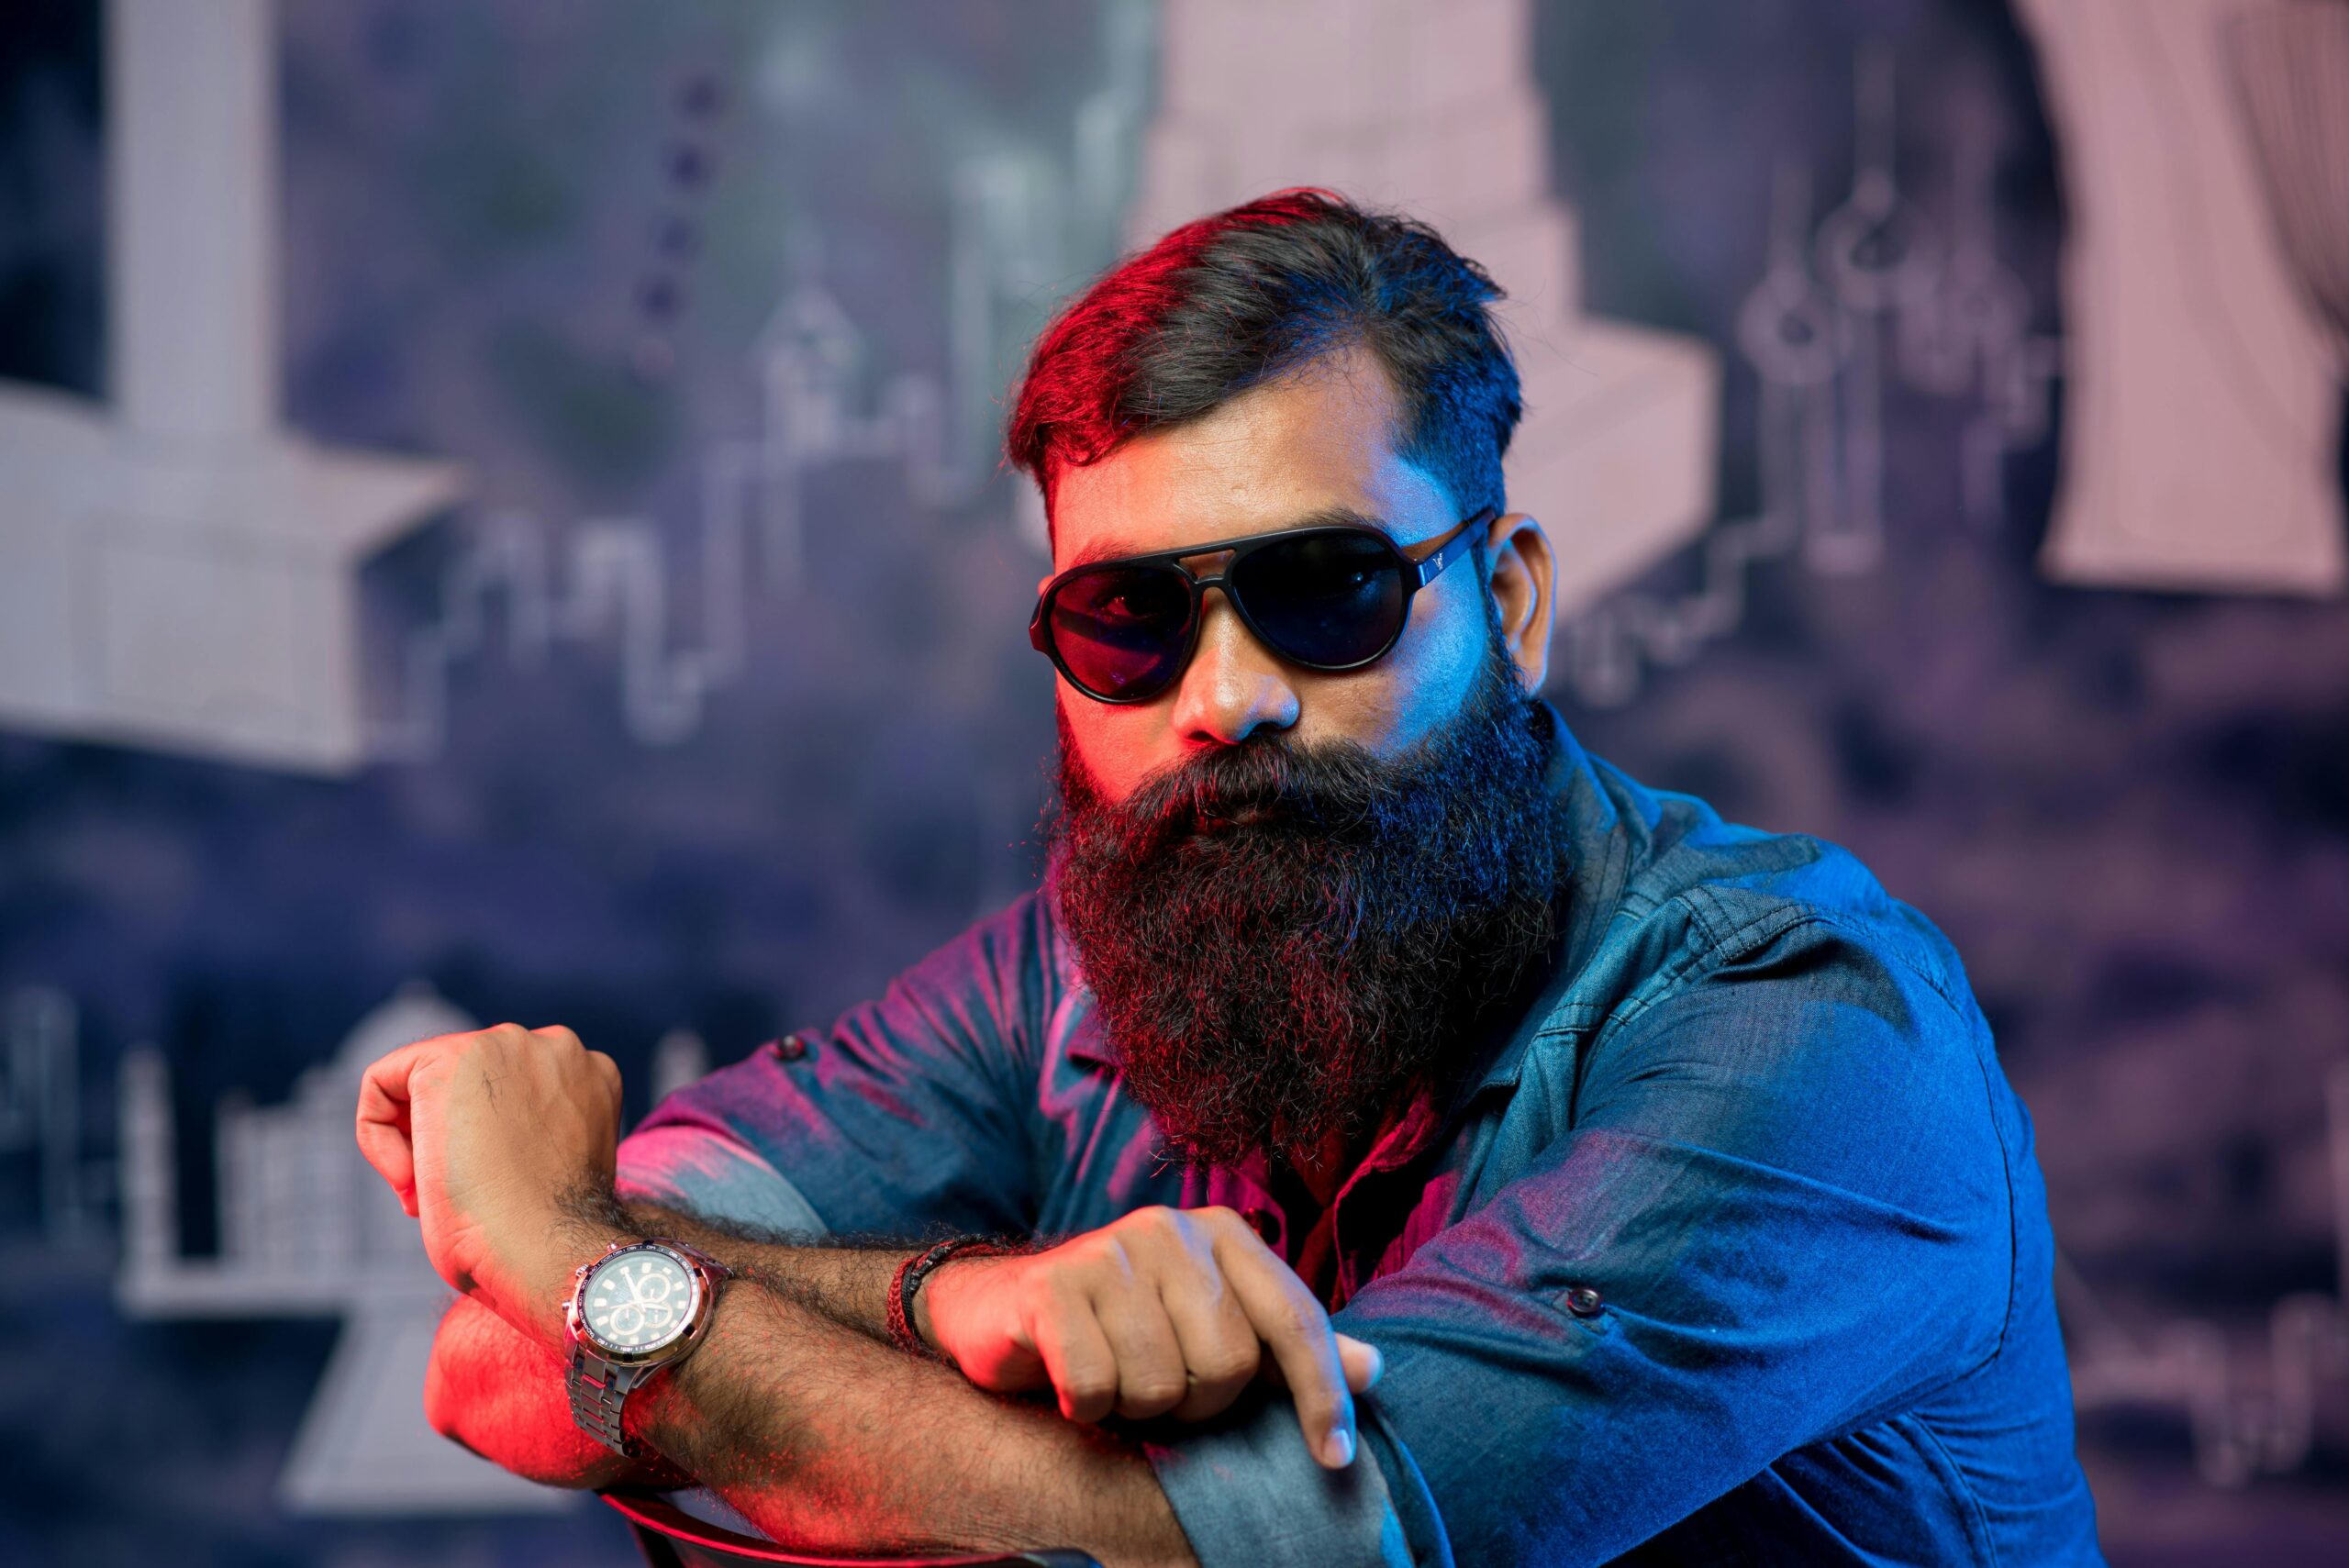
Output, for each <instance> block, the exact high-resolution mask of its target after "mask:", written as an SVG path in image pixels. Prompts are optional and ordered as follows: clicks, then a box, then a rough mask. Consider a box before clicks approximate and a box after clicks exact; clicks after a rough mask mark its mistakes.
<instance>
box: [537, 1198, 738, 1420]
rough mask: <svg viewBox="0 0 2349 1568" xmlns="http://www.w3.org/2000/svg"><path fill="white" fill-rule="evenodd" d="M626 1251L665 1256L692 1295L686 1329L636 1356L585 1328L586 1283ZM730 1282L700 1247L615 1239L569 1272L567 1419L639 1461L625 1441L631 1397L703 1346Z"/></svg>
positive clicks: (660, 1240)
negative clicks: (679, 1271) (722, 1291)
mask: <svg viewBox="0 0 2349 1568" xmlns="http://www.w3.org/2000/svg"><path fill="white" fill-rule="evenodd" d="M629 1251H656V1252H662V1253H665V1254H667V1255H668V1257H669V1258H670V1259H671V1260H672V1261H673V1262H675V1263H676V1264H677V1265H678V1266H679V1267H681V1268H683V1269H684V1270H685V1273H686V1274H687V1276H688V1278H690V1279H691V1280H692V1282H693V1284H694V1286H695V1291H696V1296H695V1300H694V1304H693V1307H692V1310H691V1312H690V1314H689V1316H688V1319H687V1322H686V1325H685V1329H683V1330H681V1331H680V1332H679V1333H677V1334H676V1335H675V1336H674V1337H673V1338H671V1339H668V1340H663V1341H662V1342H661V1343H660V1344H658V1345H656V1346H654V1347H652V1348H651V1349H649V1350H647V1351H643V1352H641V1353H639V1354H635V1355H630V1354H629V1353H628V1352H627V1351H623V1350H621V1349H619V1348H618V1347H617V1346H612V1347H606V1346H604V1345H602V1344H601V1343H600V1342H599V1340H597V1338H596V1335H595V1332H594V1330H593V1329H591V1328H590V1326H589V1324H588V1320H587V1312H586V1309H585V1296H586V1292H587V1286H588V1282H589V1280H590V1279H591V1278H593V1277H594V1275H595V1273H596V1271H597V1270H598V1269H599V1268H601V1267H602V1266H603V1265H604V1264H605V1263H607V1262H610V1261H611V1259H612V1258H614V1257H615V1256H617V1255H618V1254H619V1253H622V1252H629ZM733 1277H734V1271H733V1270H731V1269H729V1268H728V1267H727V1266H726V1265H725V1264H724V1263H721V1262H718V1260H717V1259H715V1258H713V1257H711V1256H710V1255H709V1254H708V1253H707V1252H704V1251H701V1250H700V1249H699V1248H696V1247H694V1246H691V1245H689V1244H687V1243H686V1242H684V1241H676V1240H668V1239H665V1238H654V1239H649V1240H638V1241H619V1240H615V1241H613V1242H612V1243H611V1244H610V1245H609V1246H607V1248H605V1249H604V1251H603V1254H602V1255H601V1256H599V1257H596V1258H594V1259H591V1260H589V1261H588V1262H584V1263H582V1264H580V1265H579V1267H578V1268H576V1269H574V1270H573V1271H572V1288H571V1293H570V1295H569V1296H567V1297H566V1298H565V1299H564V1301H563V1319H564V1322H565V1324H566V1325H567V1327H568V1328H569V1329H570V1332H571V1353H570V1355H569V1356H568V1357H567V1358H566V1362H565V1365H564V1369H563V1385H564V1388H565V1390H566V1391H567V1392H568V1394H569V1396H570V1399H571V1418H572V1419H573V1421H574V1422H576V1423H577V1424H578V1426H579V1429H581V1430H582V1431H584V1432H585V1433H587V1434H588V1436H590V1437H592V1438H594V1439H595V1440H596V1441H598V1442H600V1443H602V1444H603V1445H604V1446H605V1447H606V1448H608V1449H610V1450H611V1451H613V1452H614V1453H617V1454H619V1455H621V1456H622V1457H624V1458H628V1459H641V1458H643V1457H644V1454H645V1450H644V1447H643V1445H642V1444H640V1443H639V1442H638V1441H637V1440H635V1439H634V1438H631V1437H630V1436H629V1434H628V1431H627V1429H626V1426H625V1424H624V1421H625V1416H626V1412H627V1408H628V1399H629V1395H630V1394H631V1393H633V1392H635V1391H636V1390H637V1389H638V1388H640V1387H642V1386H643V1385H645V1384H646V1383H647V1382H649V1381H650V1380H651V1377H652V1375H653V1374H654V1373H657V1372H659V1371H660V1370H661V1369H662V1368H663V1367H667V1366H674V1365H675V1364H676V1363H677V1362H681V1361H683V1360H685V1357H686V1356H688V1355H690V1354H691V1353H692V1352H693V1351H694V1349H695V1348H696V1346H697V1345H699V1344H700V1343H701V1341H702V1340H703V1339H704V1338H705V1337H706V1335H707V1329H708V1324H709V1318H710V1314H711V1313H712V1312H713V1311H715V1310H716V1307H717V1303H718V1286H719V1285H720V1284H723V1283H724V1282H725V1281H727V1280H729V1279H731V1278H733ZM607 1351H608V1353H607Z"/></svg>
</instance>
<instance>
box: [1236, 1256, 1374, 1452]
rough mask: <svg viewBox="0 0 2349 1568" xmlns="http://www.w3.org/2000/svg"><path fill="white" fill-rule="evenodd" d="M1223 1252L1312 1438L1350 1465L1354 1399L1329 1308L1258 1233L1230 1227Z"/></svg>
mask: <svg viewBox="0 0 2349 1568" xmlns="http://www.w3.org/2000/svg"><path fill="white" fill-rule="evenodd" d="M1216 1257H1217V1260H1218V1261H1219V1262H1220V1263H1221V1264H1222V1265H1223V1277H1224V1280H1225V1281H1226V1283H1227V1284H1230V1287H1231V1292H1232V1294H1233V1295H1234V1296H1237V1297H1238V1298H1239V1300H1240V1305H1241V1307H1242V1308H1243V1309H1244V1310H1245V1311H1246V1312H1247V1314H1248V1318H1249V1321H1250V1322H1252V1323H1253V1324H1254V1325H1255V1326H1256V1334H1257V1337H1258V1338H1259V1339H1261V1340H1264V1348H1265V1349H1267V1350H1269V1351H1272V1352H1273V1360H1274V1362H1275V1364H1277V1365H1278V1366H1279V1368H1280V1372H1281V1379H1282V1381H1283V1382H1284V1383H1286V1385H1288V1391H1289V1396H1290V1397H1291V1398H1293V1399H1295V1400H1296V1402H1297V1425H1298V1426H1299V1427H1301V1428H1302V1429H1304V1432H1305V1446H1306V1447H1307V1448H1308V1449H1309V1450H1311V1451H1312V1452H1313V1456H1314V1457H1315V1458H1316V1459H1318V1460H1319V1461H1320V1462H1322V1463H1323V1464H1324V1465H1326V1466H1328V1467H1329V1468H1330V1469H1331V1470H1342V1469H1344V1468H1345V1467H1346V1466H1347V1465H1349V1464H1351V1463H1353V1457H1354V1401H1353V1394H1352V1393H1351V1392H1349V1391H1348V1389H1347V1386H1346V1378H1345V1372H1344V1370H1343V1369H1342V1368H1341V1366H1340V1365H1339V1363H1338V1346H1337V1337H1336V1335H1335V1333H1334V1332H1333V1331H1332V1330H1331V1329H1330V1315H1329V1314H1328V1313H1326V1312H1324V1311H1323V1310H1322V1309H1321V1304H1320V1303H1319V1302H1318V1301H1316V1300H1314V1299H1313V1293H1312V1292H1311V1291H1309V1290H1308V1289H1307V1288H1306V1287H1305V1282H1304V1281H1302V1280H1300V1279H1298V1278H1297V1275H1296V1274H1294V1273H1291V1272H1290V1271H1289V1267H1288V1265H1287V1264H1286V1263H1284V1262H1281V1261H1280V1260H1279V1259H1278V1258H1276V1257H1275V1256H1273V1254H1272V1253H1271V1251H1268V1250H1267V1249H1266V1248H1265V1246H1264V1242H1262V1241H1260V1240H1257V1239H1256V1238H1255V1237H1254V1236H1252V1235H1247V1234H1243V1233H1241V1232H1239V1231H1236V1230H1226V1231H1225V1232H1224V1233H1223V1235H1222V1236H1221V1237H1219V1239H1218V1240H1217V1243H1216Z"/></svg>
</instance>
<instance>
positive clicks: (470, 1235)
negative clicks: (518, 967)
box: [359, 1024, 620, 1342]
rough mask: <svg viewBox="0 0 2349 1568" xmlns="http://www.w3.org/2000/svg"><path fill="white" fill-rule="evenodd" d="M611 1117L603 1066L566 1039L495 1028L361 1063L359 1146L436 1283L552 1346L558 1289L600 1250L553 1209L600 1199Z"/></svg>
mask: <svg viewBox="0 0 2349 1568" xmlns="http://www.w3.org/2000/svg"><path fill="white" fill-rule="evenodd" d="M619 1116H620V1072H619V1068H618V1065H617V1064H616V1063H615V1062H613V1061H612V1059H611V1058H610V1057H608V1056H607V1055H605V1054H604V1053H603V1052H602V1051H589V1050H587V1049H586V1048H585V1047H584V1046H583V1045H581V1044H580V1043H579V1037H578V1036H577V1035H575V1034H573V1033H572V1032H571V1031H570V1030H569V1029H523V1028H521V1027H519V1026H518V1025H515V1024H500V1025H498V1026H497V1027H496V1028H495V1029H481V1030H477V1031H475V1032H473V1033H471V1034H450V1035H441V1036H440V1037H439V1038H438V1039H434V1040H418V1041H417V1043H416V1044H414V1045H405V1046H402V1047H401V1048H400V1049H399V1050H397V1051H392V1052H390V1053H388V1054H387V1055H385V1056H384V1057H382V1058H381V1059H380V1060H378V1061H377V1062H374V1063H373V1065H372V1066H370V1067H369V1068H368V1069H367V1074H366V1077H365V1078H364V1079H363V1080H362V1082H361V1084H360V1085H359V1148H360V1151H361V1152H362V1153H364V1154H365V1155H366V1156H367V1162H368V1163H369V1164H371V1165H373V1166H374V1167H375V1169H376V1170H377V1171H378V1172H379V1173H381V1174H382V1175H383V1178H384V1181H386V1182H388V1183H389V1184H391V1187H392V1190H393V1191H394V1192H395V1193H397V1194H399V1197H400V1205H401V1207H404V1208H406V1210H407V1212H408V1213H410V1214H412V1215H414V1216H416V1218H417V1219H418V1220H420V1221H421V1222H422V1229H423V1231H424V1250H425V1252H426V1254H427V1255H428V1256H429V1257H430V1258H431V1260H432V1267H433V1268H434V1270H435V1271H436V1272H438V1273H439V1274H440V1277H441V1278H442V1279H444V1280H446V1281H448V1282H449V1284H451V1285H453V1286H455V1287H456V1289H457V1290H458V1291H459V1292H460V1293H461V1294H462V1295H466V1296H478V1297H479V1298H481V1299H482V1301H483V1302H484V1305H486V1306H488V1307H490V1308H491V1309H492V1310H494V1311H495V1312H496V1313H497V1314H498V1316H499V1317H501V1318H505V1319H506V1320H507V1322H509V1323H511V1324H513V1325H514V1327H516V1328H517V1329H521V1330H522V1331H523V1332H524V1333H525V1334H528V1335H529V1336H530V1337H532V1338H533V1339H537V1340H542V1341H548V1342H556V1341H559V1340H560V1339H561V1337H562V1310H561V1304H560V1301H559V1299H558V1298H559V1296H560V1295H561V1293H562V1286H563V1284H565V1283H566V1282H567V1278H568V1276H569V1274H570V1272H571V1269H572V1267H573V1265H574V1264H575V1263H576V1262H580V1261H581V1259H582V1258H584V1256H586V1255H588V1253H589V1251H591V1250H592V1247H593V1246H595V1245H600V1242H591V1241H589V1240H587V1239H586V1238H585V1237H584V1235H583V1232H584V1231H585V1230H587V1229H590V1228H589V1227H588V1226H586V1224H585V1222H584V1221H583V1220H581V1219H580V1218H577V1217H575V1216H574V1215H573V1213H572V1212H571V1211H570V1210H568V1209H566V1208H565V1207H564V1200H565V1198H566V1197H567V1196H569V1195H573V1194H575V1193H578V1192H582V1191H584V1192H596V1191H601V1192H605V1193H608V1192H609V1191H610V1190H611V1186H612V1180H613V1171H614V1153H615V1151H616V1150H617V1149H618V1142H619ZM573 1254H577V1255H576V1256H574V1255H573Z"/></svg>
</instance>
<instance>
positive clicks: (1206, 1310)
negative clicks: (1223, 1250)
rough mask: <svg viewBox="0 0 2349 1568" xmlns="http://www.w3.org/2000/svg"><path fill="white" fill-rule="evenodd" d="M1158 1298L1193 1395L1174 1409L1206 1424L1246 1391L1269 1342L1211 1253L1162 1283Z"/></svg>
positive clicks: (1179, 1415) (1185, 1417)
mask: <svg viewBox="0 0 2349 1568" xmlns="http://www.w3.org/2000/svg"><path fill="white" fill-rule="evenodd" d="M1158 1294H1159V1299H1160V1300H1161V1301H1162V1302H1163V1303H1164V1304H1165V1307H1166V1318H1167V1321H1168V1322H1169V1323H1171V1324H1173V1325H1174V1329H1175V1340H1176V1342H1177V1343H1179V1344H1180V1345H1181V1347H1182V1352H1183V1365H1184V1368H1185V1370H1186V1373H1188V1375H1189V1378H1190V1392H1189V1393H1187V1394H1186V1395H1185V1396H1183V1402H1182V1403H1181V1404H1179V1405H1177V1406H1175V1419H1176V1420H1178V1421H1203V1420H1205V1419H1206V1418H1208V1417H1209V1416H1212V1415H1215V1414H1217V1413H1218V1412H1219V1411H1221V1410H1223V1409H1224V1408H1226V1407H1229V1406H1230V1403H1231V1402H1232V1401H1233V1400H1235V1399H1237V1398H1239V1397H1240V1396H1241V1392H1242V1391H1243V1390H1244V1389H1246V1388H1247V1386H1248V1385H1249V1382H1250V1381H1251V1380H1252V1379H1253V1378H1254V1377H1255V1375H1256V1369H1257V1367H1258V1366H1259V1365H1260V1364H1261V1363H1262V1362H1263V1361H1264V1343H1263V1341H1262V1340H1258V1339H1257V1338H1256V1326H1255V1325H1254V1324H1253V1323H1252V1322H1250V1321H1249V1319H1248V1314H1247V1313H1246V1312H1244V1311H1242V1310H1241V1307H1240V1303H1239V1302H1238V1301H1237V1300H1235V1299H1234V1298H1233V1296H1232V1294H1231V1291H1230V1287H1228V1286H1227V1285H1226V1284H1224V1279H1223V1270H1222V1268H1221V1267H1220V1266H1219V1264H1218V1263H1217V1262H1215V1258H1214V1255H1213V1253H1212V1252H1209V1253H1208V1257H1207V1259H1206V1261H1205V1262H1202V1263H1201V1264H1199V1265H1198V1266H1197V1267H1196V1268H1193V1269H1189V1270H1186V1271H1184V1272H1182V1273H1178V1274H1176V1275H1175V1277H1173V1278H1171V1279H1165V1280H1162V1281H1161V1282H1160V1284H1159V1291H1158Z"/></svg>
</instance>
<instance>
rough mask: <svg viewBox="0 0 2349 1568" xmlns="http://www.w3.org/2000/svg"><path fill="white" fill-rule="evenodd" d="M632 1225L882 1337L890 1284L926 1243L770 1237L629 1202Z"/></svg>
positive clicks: (629, 1224) (639, 1231)
mask: <svg viewBox="0 0 2349 1568" xmlns="http://www.w3.org/2000/svg"><path fill="white" fill-rule="evenodd" d="M620 1212H621V1214H622V1215H624V1216H625V1217H626V1219H627V1229H631V1230H634V1231H635V1232H636V1233H637V1234H639V1235H642V1236H666V1237H671V1238H674V1240H679V1241H684V1242H687V1243H689V1244H691V1245H693V1246H696V1247H698V1248H700V1249H701V1250H702V1251H705V1252H707V1253H708V1254H709V1255H710V1256H712V1257H714V1258H716V1259H718V1261H719V1262H722V1263H724V1264H725V1265H726V1266H727V1267H728V1268H729V1269H732V1270H733V1271H734V1272H735V1273H738V1274H740V1275H742V1276H744V1277H745V1278H748V1279H751V1280H754V1281H756V1282H757V1283H758V1284H761V1285H763V1287H765V1288H766V1289H767V1290H769V1291H772V1292H774V1294H776V1295H778V1296H784V1297H785V1298H787V1299H789V1300H793V1301H796V1302H798V1303H799V1304H800V1305H802V1306H804V1307H812V1308H813V1309H814V1310H816V1311H817V1312H819V1313H821V1314H822V1315H823V1316H825V1317H827V1318H830V1319H832V1321H834V1322H835V1323H839V1324H841V1325H842V1326H844V1327H846V1328H850V1329H856V1330H857V1331H858V1332H860V1333H863V1334H866V1335H869V1336H870V1337H872V1338H873V1339H874V1340H887V1338H888V1333H889V1329H888V1316H887V1314H888V1301H889V1282H890V1279H891V1277H892V1276H893V1275H894V1274H895V1273H896V1268H897V1264H898V1263H899V1262H902V1261H903V1260H904V1258H905V1256H906V1254H907V1253H908V1252H910V1251H918V1250H919V1249H920V1246H921V1243H920V1242H918V1241H907V1242H905V1243H903V1244H902V1245H898V1246H894V1247H884V1246H880V1245H878V1244H874V1245H870V1246H862V1247H856V1246H851V1247H841V1246H821V1245H814V1244H809V1245H801V1244H799V1243H796V1242H789V1241H778V1240H764V1239H761V1238H758V1237H754V1236H751V1235H746V1234H745V1233H744V1232H743V1231H742V1230H740V1229H737V1228H735V1227H732V1226H727V1225H721V1224H716V1223H713V1222H711V1221H710V1220H707V1219H705V1218H702V1217H701V1216H699V1215H696V1214H692V1213H688V1212H685V1211H683V1210H679V1209H671V1208H662V1207H655V1206H654V1205H651V1204H645V1203H631V1204H625V1205H622V1206H621V1209H620Z"/></svg>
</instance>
